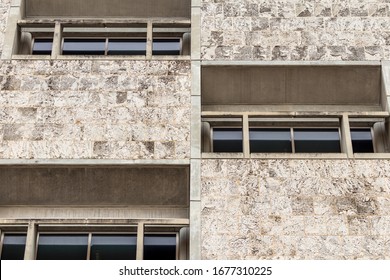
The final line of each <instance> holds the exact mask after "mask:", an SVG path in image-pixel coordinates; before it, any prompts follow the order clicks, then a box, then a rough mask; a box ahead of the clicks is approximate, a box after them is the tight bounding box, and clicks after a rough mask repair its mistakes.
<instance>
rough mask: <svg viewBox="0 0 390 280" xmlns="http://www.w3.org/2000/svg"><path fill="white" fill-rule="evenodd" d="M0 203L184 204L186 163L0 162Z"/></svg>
mask: <svg viewBox="0 0 390 280" xmlns="http://www.w3.org/2000/svg"><path fill="white" fill-rule="evenodd" d="M0 182H1V188H0V205H2V206H5V205H9V206H11V205H13V206H17V205H31V206H34V205H39V206H65V205H80V206H84V205H90V206H93V205H99V206H113V205H115V206H121V205H122V206H125V205H126V206H144V205H149V206H171V207H188V204H189V169H188V168H187V167H181V168H178V167H165V168H104V167H103V168H89V167H86V168H67V167H58V168H55V167H52V168H44V167H40V168H25V167H20V168H18V167H4V168H0Z"/></svg>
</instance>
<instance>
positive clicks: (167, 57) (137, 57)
mask: <svg viewBox="0 0 390 280" xmlns="http://www.w3.org/2000/svg"><path fill="white" fill-rule="evenodd" d="M12 59H13V60H147V61H150V60H154V61H156V60H157V61H158V60H191V56H189V55H180V56H177V55H161V56H160V55H158V56H157V55H155V56H152V58H151V59H147V58H146V56H144V55H123V56H122V55H115V56H107V55H59V56H57V58H52V57H51V56H50V55H20V54H15V55H12Z"/></svg>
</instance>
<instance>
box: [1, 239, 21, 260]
mask: <svg viewBox="0 0 390 280" xmlns="http://www.w3.org/2000/svg"><path fill="white" fill-rule="evenodd" d="M25 247H26V235H25V234H5V235H4V241H3V249H2V251H1V259H2V260H23V259H24V249H25Z"/></svg>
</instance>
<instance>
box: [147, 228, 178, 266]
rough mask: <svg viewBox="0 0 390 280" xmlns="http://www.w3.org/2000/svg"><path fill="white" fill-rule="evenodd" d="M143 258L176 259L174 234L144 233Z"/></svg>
mask: <svg viewBox="0 0 390 280" xmlns="http://www.w3.org/2000/svg"><path fill="white" fill-rule="evenodd" d="M144 260H176V234H153V235H145V237H144Z"/></svg>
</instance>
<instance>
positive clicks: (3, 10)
mask: <svg viewBox="0 0 390 280" xmlns="http://www.w3.org/2000/svg"><path fill="white" fill-rule="evenodd" d="M10 2H11V0H1V1H0V56H1V54H2V51H3V43H4V35H5V29H6V28H7V19H8V12H9V7H10Z"/></svg>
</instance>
